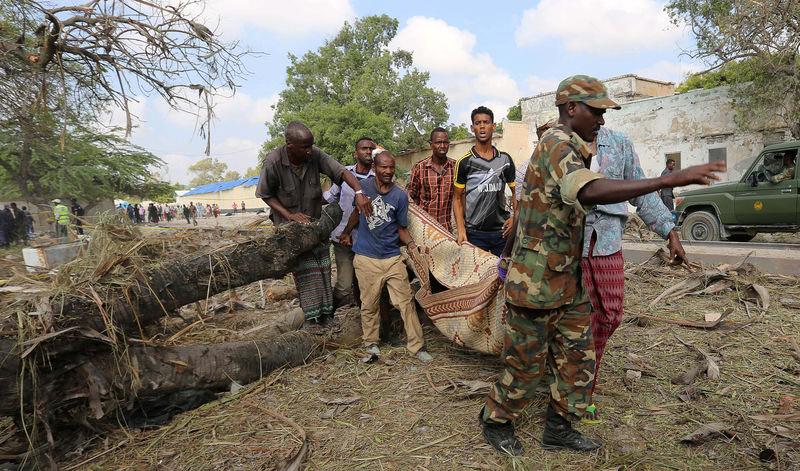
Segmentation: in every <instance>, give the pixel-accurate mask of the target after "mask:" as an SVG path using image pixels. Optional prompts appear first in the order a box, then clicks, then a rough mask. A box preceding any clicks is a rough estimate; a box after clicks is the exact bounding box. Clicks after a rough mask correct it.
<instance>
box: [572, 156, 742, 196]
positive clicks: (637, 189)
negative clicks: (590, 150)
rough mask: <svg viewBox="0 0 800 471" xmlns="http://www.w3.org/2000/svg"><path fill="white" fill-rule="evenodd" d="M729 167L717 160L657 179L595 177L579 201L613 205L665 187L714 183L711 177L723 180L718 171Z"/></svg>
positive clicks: (584, 187)
mask: <svg viewBox="0 0 800 471" xmlns="http://www.w3.org/2000/svg"><path fill="white" fill-rule="evenodd" d="M725 170H726V167H725V163H723V162H720V161H716V162H711V163H707V164H704V165H695V166H692V167H689V168H687V169H684V170H681V171H679V172H672V173H670V174H668V175H664V176H661V177H657V178H647V179H644V180H611V179H599V180H593V181H591V182H589V183H587V184H586V185H584V186H583V188H581V189H580V191H579V192H578V201H580V202H581V204H583V205H595V204H613V203H621V202H623V201H628V200H629V199H631V198H635V197H637V196H641V195H645V194H647V193H652V192H654V191H656V190H659V189H661V188H670V187H678V186H685V185H691V184H698V185H710V184H711V180H719V179H720V177H719V176H717V175H716V173H717V172H724V171H725Z"/></svg>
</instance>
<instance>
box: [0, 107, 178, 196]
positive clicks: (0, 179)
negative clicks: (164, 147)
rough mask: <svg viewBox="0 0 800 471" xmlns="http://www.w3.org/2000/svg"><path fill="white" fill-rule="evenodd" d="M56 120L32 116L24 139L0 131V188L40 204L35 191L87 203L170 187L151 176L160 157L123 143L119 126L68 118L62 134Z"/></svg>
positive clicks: (159, 163)
mask: <svg viewBox="0 0 800 471" xmlns="http://www.w3.org/2000/svg"><path fill="white" fill-rule="evenodd" d="M56 119H57V118H56V117H55V116H53V115H52V114H40V115H37V116H35V117H34V118H33V119H32V120H31V121H30V122H29V123H28V124H27V125H26V126H27V127H28V128H27V129H26V130H25V131H24V134H25V135H26V136H29V137H30V139H29V140H27V139H20V136H19V135H17V134H15V133H13V132H9V131H8V130H0V193H2V194H5V195H10V196H14V197H23V198H25V199H29V200H31V201H32V202H40V203H41V202H43V201H41V197H40V198H39V199H38V200H37V198H36V196H38V195H47V197H60V198H62V199H64V198H67V197H77V198H80V199H81V200H82V201H83V203H84V204H85V205H86V206H91V205H92V204H94V203H96V202H97V201H99V200H101V199H104V198H111V197H114V196H133V197H139V198H149V197H152V196H154V195H160V194H164V193H168V192H171V191H172V187H171V186H170V185H169V184H168V183H164V182H160V181H157V180H154V179H153V178H152V177H151V170H152V168H154V167H157V166H160V165H162V164H163V162H162V161H161V159H159V158H158V157H156V156H155V155H153V154H151V153H150V152H147V151H146V150H144V149H142V148H141V147H138V146H135V145H132V144H130V143H129V142H127V141H126V140H125V139H124V138H123V137H122V135H121V130H118V131H117V132H98V131H96V130H94V129H91V128H88V127H86V126H83V125H81V124H78V123H75V122H72V123H70V125H69V128H68V132H67V133H66V134H65V135H64V136H63V138H62V137H61V136H60V135H59V133H58V128H59V126H58V124H59V123H58V121H57V120H56ZM62 143H63V149H62ZM23 148H25V149H26V150H25V151H24V152H23V151H22V149H23ZM21 155H26V156H27V158H26V159H24V160H23V159H21V158H20V156H21Z"/></svg>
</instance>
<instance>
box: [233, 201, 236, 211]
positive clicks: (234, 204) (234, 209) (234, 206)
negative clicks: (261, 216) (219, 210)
mask: <svg viewBox="0 0 800 471" xmlns="http://www.w3.org/2000/svg"><path fill="white" fill-rule="evenodd" d="M233 214H236V201H234V202H233Z"/></svg>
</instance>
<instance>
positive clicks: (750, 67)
mask: <svg viewBox="0 0 800 471" xmlns="http://www.w3.org/2000/svg"><path fill="white" fill-rule="evenodd" d="M665 8H666V10H667V12H668V13H669V14H670V16H671V18H672V21H673V22H674V23H675V24H686V25H688V26H689V27H690V28H691V30H692V33H693V35H694V37H695V39H696V44H695V48H694V49H692V50H691V51H689V55H690V56H691V57H693V58H697V59H701V60H703V61H705V62H706V64H708V66H709V69H708V70H707V71H705V72H704V73H701V74H700V75H699V76H696V77H694V78H691V77H690V79H688V80H687V82H686V83H685V84H684V85H685V87H697V86H707V85H709V86H710V85H713V84H714V83H719V84H730V85H731V96H732V98H733V105H734V108H735V109H736V111H737V115H736V120H737V122H738V123H739V125H740V126H742V127H745V128H748V129H753V128H764V127H769V126H770V125H771V123H770V122H771V121H772V118H773V117H774V116H778V117H780V118H781V119H782V120H783V121H784V122H785V124H786V125H787V126H788V128H789V130H790V132H791V134H792V135H793V136H794V138H795V139H798V138H800V61H798V51H799V49H798V48H800V3H798V2H794V1H783V0H764V1H759V2H755V1H752V0H671V1H670V2H669V3H667V5H666V7H665ZM687 89H688V88H687Z"/></svg>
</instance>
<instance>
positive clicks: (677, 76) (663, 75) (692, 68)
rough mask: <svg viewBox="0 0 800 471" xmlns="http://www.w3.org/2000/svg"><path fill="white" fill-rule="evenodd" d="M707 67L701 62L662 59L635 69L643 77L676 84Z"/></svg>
mask: <svg viewBox="0 0 800 471" xmlns="http://www.w3.org/2000/svg"><path fill="white" fill-rule="evenodd" d="M704 68H705V67H703V65H702V64H699V63H692V62H689V63H686V62H669V61H666V60H662V61H659V62H656V63H655V64H653V65H651V66H649V67H645V68H643V69H639V70H637V71H634V73H635V74H636V75H639V76H641V77H647V78H652V79H656V80H662V81H664V82H674V83H675V85H678V84H679V83H681V82H683V81H684V80H686V76H687V75H689V74H693V73H696V72H700V71H701V70H703V69H704Z"/></svg>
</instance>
